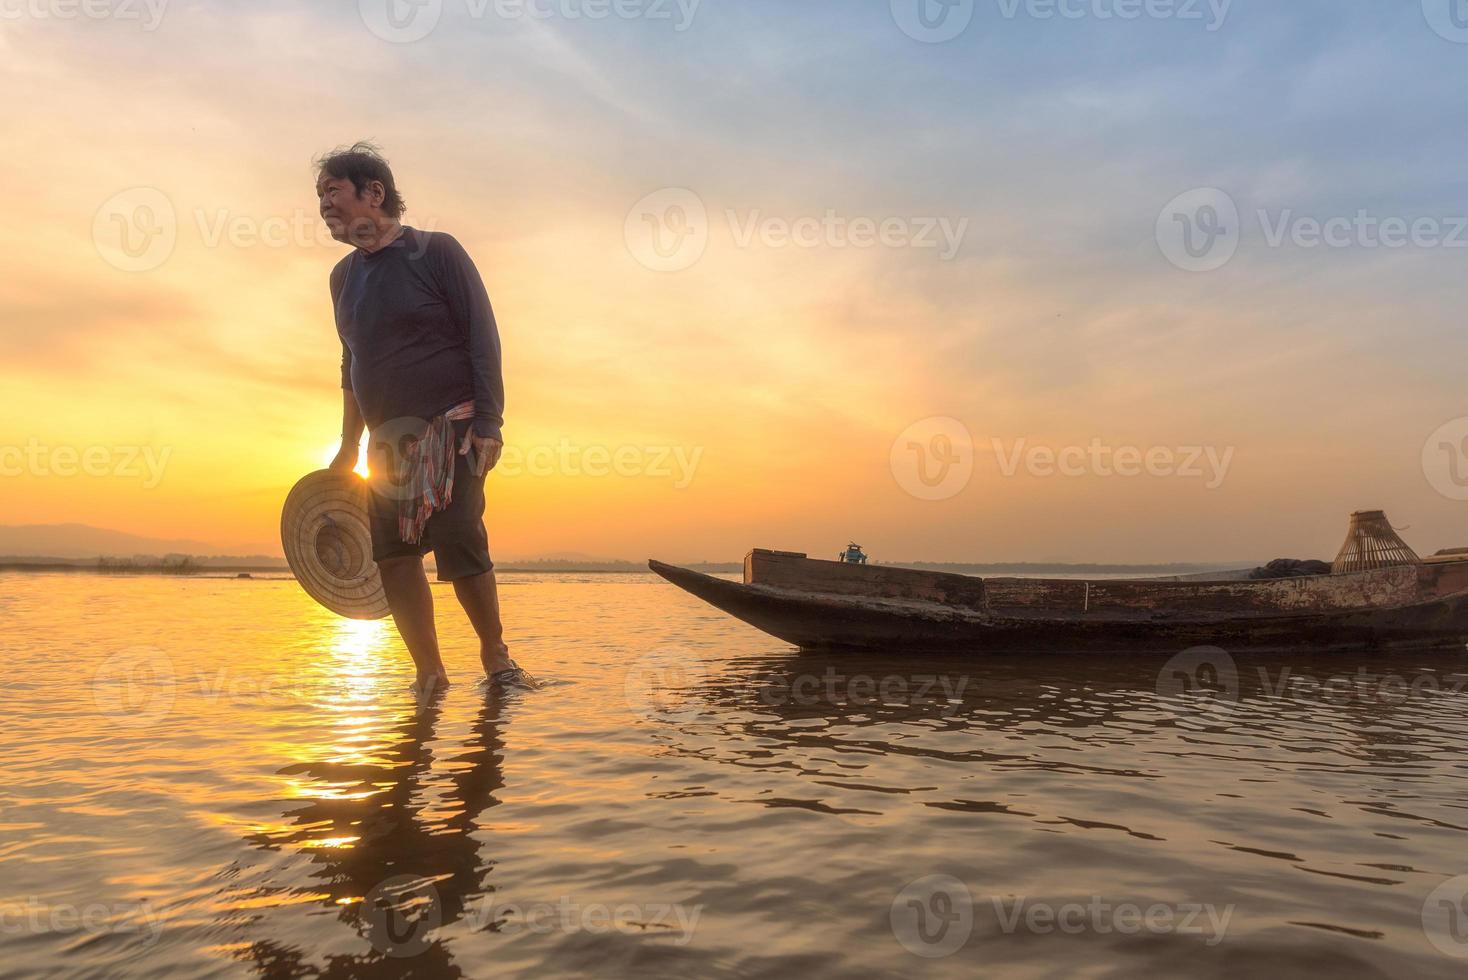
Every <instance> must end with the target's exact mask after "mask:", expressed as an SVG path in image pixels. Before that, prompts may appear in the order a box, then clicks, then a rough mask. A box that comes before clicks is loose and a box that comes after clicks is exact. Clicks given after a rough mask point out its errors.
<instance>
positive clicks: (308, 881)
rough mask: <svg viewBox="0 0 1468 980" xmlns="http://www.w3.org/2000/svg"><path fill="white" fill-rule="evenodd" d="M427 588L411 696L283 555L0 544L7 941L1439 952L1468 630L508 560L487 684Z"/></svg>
mask: <svg viewBox="0 0 1468 980" xmlns="http://www.w3.org/2000/svg"><path fill="white" fill-rule="evenodd" d="M434 594H435V598H436V601H437V603H438V612H439V619H440V631H441V635H442V640H443V646H444V650H445V657H446V659H447V661H448V664H449V668H450V670H451V672H452V673H453V675H454V679H455V681H456V683H455V685H454V686H453V687H452V688H451V689H450V690H449V692H448V693H447V694H446V695H445V696H444V697H443V698H442V699H441V700H438V701H436V702H434V703H431V704H428V705H424V706H420V705H419V704H418V703H417V702H416V701H415V699H414V697H413V696H412V695H411V694H409V693H408V690H407V688H408V684H409V681H410V679H411V671H410V669H409V665H408V661H407V657H406V654H405V652H404V651H403V649H402V647H401V645H400V642H399V641H398V639H397V636H396V633H395V632H394V631H393V629H392V627H391V625H390V623H386V622H383V623H365V624H364V623H355V622H349V621H345V620H341V619H337V618H335V617H334V616H332V615H330V614H329V613H327V612H326V611H325V610H322V609H320V608H318V607H317V606H315V605H314V604H313V603H312V602H311V601H310V600H309V599H307V598H306V596H305V595H304V594H303V593H302V592H301V591H300V590H299V589H298V588H297V587H296V585H295V584H294V583H293V582H291V581H289V580H258V579H257V580H252V581H234V580H228V579H174V578H162V577H136V578H124V577H101V576H95V575H90V574H76V575H66V574H15V573H11V574H0V617H3V622H4V632H3V637H4V639H3V645H4V650H5V658H4V668H5V674H4V681H3V684H4V687H3V690H4V694H5V703H6V712H5V718H6V721H5V725H4V728H3V730H0V731H3V736H0V777H3V778H0V949H3V954H4V955H3V956H0V975H4V976H16V977H20V976H26V977H32V976H97V977H122V976H134V977H153V976H161V975H164V974H168V975H170V976H180V977H185V976H248V975H264V976H270V977H296V976H332V977H348V976H369V977H376V976H424V977H428V976H433V977H453V976H469V977H480V976H483V977H490V976H513V975H525V976H531V975H535V976H557V975H572V974H591V975H596V976H618V977H620V976H628V977H631V976H675V977H682V978H692V977H698V978H705V977H736V976H737V977H762V976H767V977H789V976H802V977H871V976H890V977H897V976H912V975H935V976H954V977H970V976H975V975H981V976H983V975H992V976H1004V977H1025V976H1037V977H1038V976H1133V975H1137V974H1141V973H1151V974H1155V975H1164V976H1182V977H1215V976H1216V977H1224V976H1234V975H1247V974H1249V973H1253V974H1256V975H1269V976H1292V975H1301V976H1303V975H1307V974H1308V975H1327V976H1331V977H1337V978H1339V977H1357V976H1360V977H1377V976H1402V977H1408V976H1410V977H1439V976H1440V977H1461V976H1463V975H1464V973H1465V972H1468V915H1465V911H1468V905H1465V895H1468V719H1465V707H1468V692H1465V689H1464V683H1463V682H1464V676H1465V675H1468V657H1465V656H1463V655H1461V654H1458V653H1451V652H1450V653H1443V654H1412V655H1404V656H1398V657H1394V658H1392V659H1379V660H1375V661H1371V662H1368V663H1365V664H1364V665H1363V664H1362V663H1360V662H1356V661H1344V660H1330V659H1323V658H1315V659H1312V658H1308V657H1304V656H1299V657H1293V658H1290V657H1277V658H1273V659H1269V660H1257V659H1256V660H1247V661H1246V660H1243V659H1239V660H1237V661H1235V660H1233V659H1232V658H1229V657H1228V655H1227V654H1225V653H1222V652H1213V653H1206V652H1205V653H1204V654H1201V655H1200V654H1197V653H1196V652H1195V653H1193V654H1189V655H1186V656H1184V657H1183V658H1182V659H1181V660H1175V661H1173V662H1171V663H1166V661H1167V659H1168V658H1166V657H1162V658H1157V657H1147V658H1109V659H1095V658H1081V657H1075V656H1050V657H1043V658H1006V659H991V660H984V659H982V658H979V657H974V658H947V659H934V658H923V657H914V656H909V655H904V653H903V652H902V651H899V650H894V651H892V652H891V654H890V655H889V656H884V657H861V658H852V657H830V656H804V655H800V654H797V653H795V652H793V651H791V650H790V649H788V648H787V647H785V646H784V645H783V644H782V643H780V642H779V641H776V640H772V639H770V638H768V637H766V636H764V635H763V634H760V633H758V632H756V631H754V630H752V629H749V628H747V627H745V626H743V625H741V624H739V623H737V622H734V621H732V620H729V619H727V618H725V617H723V616H722V615H720V614H718V613H716V612H714V611H713V610H711V609H708V608H707V607H704V606H702V605H701V604H699V603H698V602H697V601H696V600H694V599H692V598H690V597H688V596H686V595H684V594H683V593H681V592H678V591H677V590H675V589H674V588H672V587H671V586H668V585H665V584H662V583H661V582H660V581H658V580H655V579H654V578H652V577H651V576H639V575H587V576H574V575H555V576H551V575H529V574H523V575H515V574H507V575H505V576H503V583H502V592H501V595H502V601H503V604H504V607H505V609H506V617H507V623H508V628H509V633H510V640H511V643H512V647H513V652H514V654H515V656H516V657H517V658H518V659H519V661H520V662H521V663H522V664H523V665H525V666H527V667H528V668H530V669H531V670H533V671H534V672H535V673H536V674H538V675H539V676H540V677H541V678H542V679H543V680H544V681H545V682H546V687H545V689H544V690H542V691H540V692H535V693H531V694H525V695H517V696H513V697H510V698H503V697H496V696H491V695H488V694H486V692H485V691H484V690H483V689H482V687H480V686H477V685H476V684H475V683H474V679H475V676H476V671H477V668H478V664H477V656H476V652H477V646H476V643H475V641H474V639H473V635H472V633H471V631H470V629H469V627H468V625H467V623H466V622H465V621H464V619H463V615H462V612H461V611H460V610H459V609H458V607H457V605H456V604H455V602H454V599H453V594H452V590H450V589H447V588H445V587H435V589H434ZM1200 656H1201V658H1202V661H1206V663H1205V662H1201V661H1200V659H1199V658H1200ZM1189 658H1191V659H1189ZM1363 666H1365V667H1367V668H1368V670H1367V671H1366V672H1365V673H1362V672H1360V668H1361V667H1363ZM1184 675H1185V676H1184ZM1200 684H1201V685H1202V687H1203V689H1202V690H1199V689H1198V688H1199V685H1200ZM1189 692H1190V693H1189Z"/></svg>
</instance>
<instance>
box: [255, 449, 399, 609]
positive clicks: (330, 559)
mask: <svg viewBox="0 0 1468 980" xmlns="http://www.w3.org/2000/svg"><path fill="white" fill-rule="evenodd" d="M367 493H368V489H367V481H366V480H363V479H362V478H361V477H359V476H357V475H356V474H354V473H340V472H336V471H333V470H317V471H316V472H315V473H309V474H307V475H306V476H304V477H302V478H301V480H300V482H299V483H297V484H296V485H295V486H294V487H292V488H291V492H290V494H289V495H288V496H287V497H286V498H285V508H284V509H283V510H282V511H281V514H280V543H281V545H282V547H284V548H285V560H286V561H287V562H288V563H289V564H290V566H291V571H293V572H295V573H296V581H297V582H300V583H301V588H303V589H305V590H306V593H307V594H308V595H309V596H311V598H313V599H315V600H316V601H317V602H319V603H321V604H322V605H323V606H325V607H326V608H327V609H330V610H331V611H332V612H334V613H337V614H338V615H341V616H346V617H348V618H350V619H381V618H383V617H384V616H386V615H387V613H388V608H387V596H386V595H385V594H384V593H383V590H382V576H380V575H379V574H378V572H377V564H376V563H375V562H374V561H373V560H372V534H371V532H370V531H369V530H368V524H367Z"/></svg>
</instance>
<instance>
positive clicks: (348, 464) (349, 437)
mask: <svg viewBox="0 0 1468 980" xmlns="http://www.w3.org/2000/svg"><path fill="white" fill-rule="evenodd" d="M345 350H346V349H345V348H343V354H342V357H343V358H344V359H345V365H344V367H343V371H347V370H350V365H351V354H349V353H346V352H345ZM366 428H367V422H366V420H365V419H363V418H362V406H360V405H358V404H357V393H356V392H355V391H353V390H352V386H351V379H350V377H348V378H347V379H346V382H345V383H343V384H342V445H341V448H340V449H338V450H337V453H336V458H335V459H333V460H332V461H331V467H330V468H331V469H334V470H346V471H351V470H354V469H356V468H357V457H358V456H359V455H360V449H361V446H362V433H363V431H365V430H366Z"/></svg>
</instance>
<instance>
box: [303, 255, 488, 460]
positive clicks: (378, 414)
mask: <svg viewBox="0 0 1468 980" xmlns="http://www.w3.org/2000/svg"><path fill="white" fill-rule="evenodd" d="M331 299H332V303H333V305H334V306H335V308H336V330H337V334H338V335H339V336H340V337H341V341H342V387H343V388H350V389H352V391H353V392H354V393H355V395H356V398H357V404H358V406H359V407H360V408H361V409H362V417H363V419H365V420H366V422H367V425H368V427H369V428H372V429H375V428H377V427H378V426H379V425H381V424H383V423H384V422H388V421H390V420H392V419H397V418H421V419H432V418H434V417H436V416H438V415H442V414H443V413H444V412H445V411H447V410H448V409H450V408H452V407H453V406H455V405H457V404H459V403H460V402H464V401H469V400H471V399H472V400H473V402H474V431H475V432H476V433H477V434H479V435H481V436H493V437H494V438H496V439H501V440H502V439H503V436H502V435H501V433H500V426H501V425H503V424H504V410H505V388H504V380H503V376H502V373H501V369H500V337H499V330H498V328H497V327H496V326H495V322H494V310H493V309H491V308H490V305H489V294H488V293H487V292H485V289H484V282H483V281H482V280H481V279H480V278H479V271H478V270H477V269H475V268H474V263H473V261H471V260H470V258H469V255H468V253H467V252H465V251H464V247H463V246H462V245H460V244H459V243H458V241H456V240H455V239H454V238H453V236H452V235H446V234H444V233H442V232H432V231H420V230H418V229H416V228H409V227H406V226H404V228H403V233H402V234H401V235H400V236H399V237H398V238H397V240H396V241H394V242H393V243H392V244H390V245H388V246H387V247H386V248H382V249H379V250H378V251H376V252H372V253H367V252H363V251H362V250H360V249H356V250H353V252H352V253H351V254H350V255H348V256H347V257H346V258H344V259H342V260H341V261H340V262H339V263H337V266H336V268H335V269H333V270H332V271H331Z"/></svg>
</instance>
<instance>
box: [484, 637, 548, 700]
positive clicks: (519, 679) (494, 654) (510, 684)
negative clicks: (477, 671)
mask: <svg viewBox="0 0 1468 980" xmlns="http://www.w3.org/2000/svg"><path fill="white" fill-rule="evenodd" d="M479 660H480V662H481V663H483V664H484V676H486V677H488V678H489V684H490V686H491V687H494V688H498V689H500V690H503V691H535V690H538V689H539V688H540V682H539V681H537V680H536V679H535V678H534V677H531V676H530V671H528V670H526V669H525V668H523V667H521V666H520V665H519V664H517V663H515V661H513V660H511V659H510V648H509V647H507V646H505V645H504V644H503V643H501V644H498V645H497V646H493V647H488V646H481V647H480V649H479Z"/></svg>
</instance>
